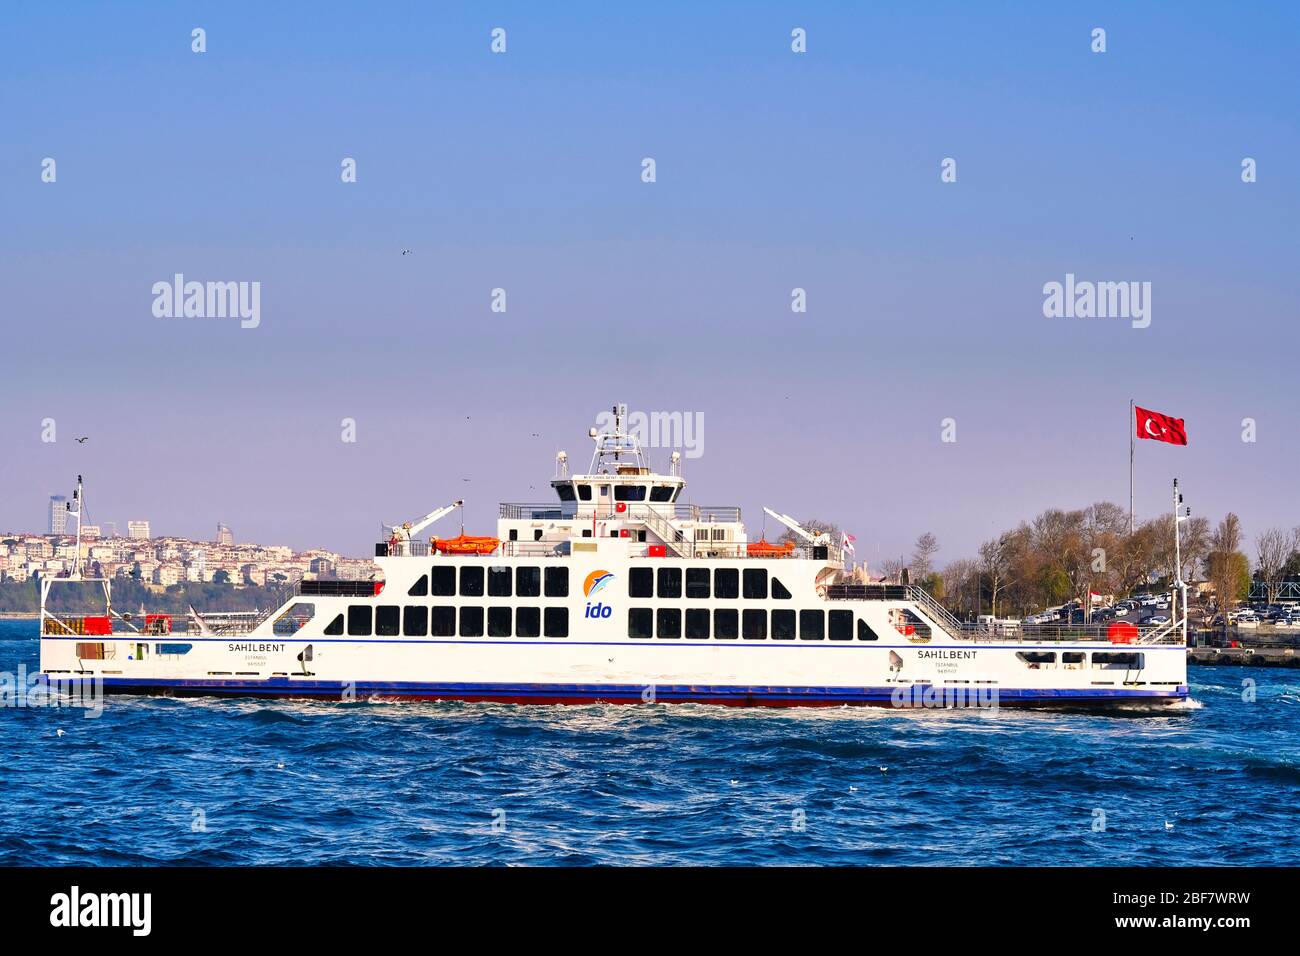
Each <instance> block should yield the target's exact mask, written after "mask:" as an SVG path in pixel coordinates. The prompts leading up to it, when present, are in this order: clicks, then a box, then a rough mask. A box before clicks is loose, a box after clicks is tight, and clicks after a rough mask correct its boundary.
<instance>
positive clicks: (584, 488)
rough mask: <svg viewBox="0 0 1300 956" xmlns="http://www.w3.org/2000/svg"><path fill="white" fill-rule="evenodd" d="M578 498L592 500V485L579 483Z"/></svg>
mask: <svg viewBox="0 0 1300 956" xmlns="http://www.w3.org/2000/svg"><path fill="white" fill-rule="evenodd" d="M578 499H579V500H581V501H590V500H591V485H578Z"/></svg>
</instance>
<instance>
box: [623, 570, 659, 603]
mask: <svg viewBox="0 0 1300 956" xmlns="http://www.w3.org/2000/svg"><path fill="white" fill-rule="evenodd" d="M627 596H628V597H634V598H648V597H654V596H655V573H654V571H652V570H650V569H649V568H632V569H631V570H630V571H628V573H627Z"/></svg>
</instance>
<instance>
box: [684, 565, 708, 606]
mask: <svg viewBox="0 0 1300 956" xmlns="http://www.w3.org/2000/svg"><path fill="white" fill-rule="evenodd" d="M686 596H687V597H688V598H692V599H696V600H701V599H707V598H708V597H709V569H708V568H687V569H686Z"/></svg>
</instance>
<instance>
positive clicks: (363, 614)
mask: <svg viewBox="0 0 1300 956" xmlns="http://www.w3.org/2000/svg"><path fill="white" fill-rule="evenodd" d="M370 615H371V611H370V605H368V604H353V605H352V606H351V607H349V608H348V636H349V637H369V636H370Z"/></svg>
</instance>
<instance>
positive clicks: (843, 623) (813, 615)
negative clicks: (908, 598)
mask: <svg viewBox="0 0 1300 956" xmlns="http://www.w3.org/2000/svg"><path fill="white" fill-rule="evenodd" d="M683 623H684V624H685V627H683ZM854 632H855V628H854V626H853V612H852V611H822V610H803V611H799V612H798V614H796V613H795V612H794V611H793V610H784V609H778V610H774V611H772V612H770V617H769V612H768V611H765V610H763V609H762V608H746V609H745V610H743V611H737V610H736V609H735V608H715V609H713V610H712V611H710V610H709V609H708V608H703V607H701V608H694V607H688V608H686V610H685V613H683V611H682V609H681V608H679V607H661V608H648V607H634V608H629V609H628V612H627V636H628V637H635V638H649V637H658V638H666V639H674V638H681V637H685V638H686V639H687V640H693V641H707V640H708V639H709V638H710V637H712V638H713V639H715V640H721V641H729V640H735V639H737V638H740V639H742V640H746V641H765V640H767V639H769V638H771V639H772V640H774V641H793V640H795V639H796V638H797V639H799V640H801V641H823V640H826V639H828V638H829V639H830V640H832V641H851V640H853V636H854ZM856 633H857V638H858V640H860V641H874V640H877V639H878V638H877V636H876V632H875V631H873V630H872V629H871V627H870V626H869V625H868V624H867V622H866V621H863V620H861V619H859V620H858V624H857V628H856Z"/></svg>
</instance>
